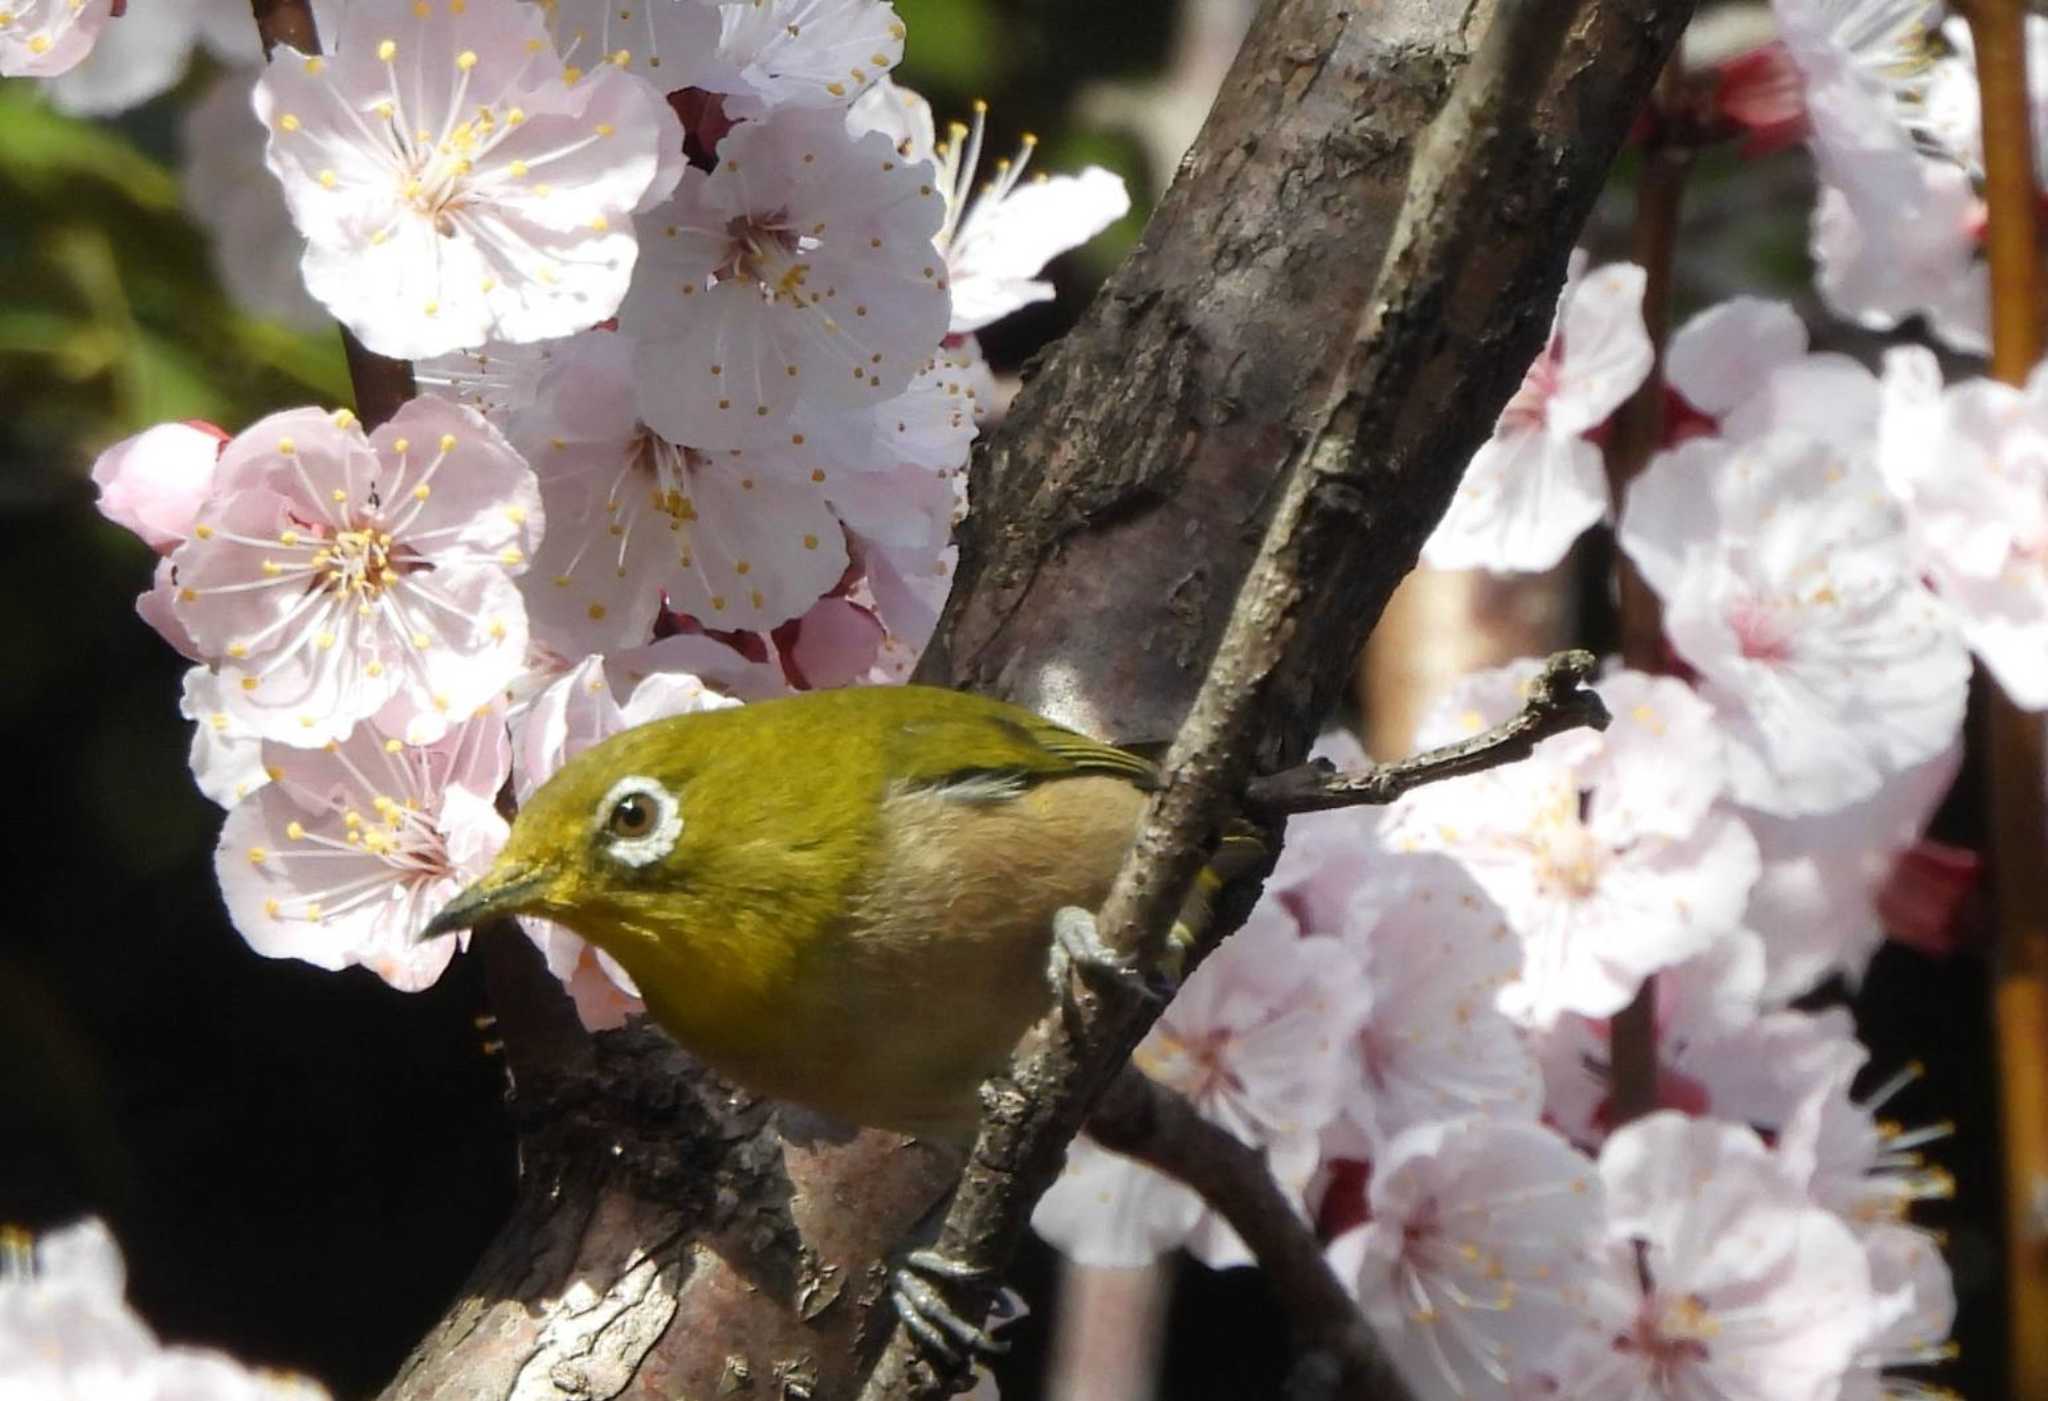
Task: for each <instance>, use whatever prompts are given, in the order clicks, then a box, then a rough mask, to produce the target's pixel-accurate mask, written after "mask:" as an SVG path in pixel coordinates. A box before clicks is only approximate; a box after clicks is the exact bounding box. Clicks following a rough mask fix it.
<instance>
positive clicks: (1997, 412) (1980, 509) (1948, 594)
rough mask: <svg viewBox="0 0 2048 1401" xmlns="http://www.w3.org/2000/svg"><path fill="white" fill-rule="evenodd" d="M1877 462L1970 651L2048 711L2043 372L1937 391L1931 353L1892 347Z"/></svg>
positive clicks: (2047, 446)
mask: <svg viewBox="0 0 2048 1401" xmlns="http://www.w3.org/2000/svg"><path fill="white" fill-rule="evenodd" d="M1877 461H1878V467H1879V469H1880V470H1881V471H1882V472H1883V474H1884V479H1885V482H1886V484H1887V485H1889V486H1890V487H1891V489H1892V491H1893V492H1894V493H1895V494H1896V495H1897V496H1898V498H1899V500H1900V501H1901V502H1902V503H1903V504H1904V506H1905V512H1906V524H1907V528H1908V530H1909V532H1910V534H1911V538H1912V547H1913V558H1914V560H1915V562H1916V563H1917V564H1918V566H1919V567H1920V568H1921V569H1922V570H1924V571H1925V572H1926V573H1927V575H1928V577H1929V578H1930V580H1931V581H1932V583H1933V585H1934V590H1935V592H1936V593H1937V594H1938V595H1939V596H1940V598H1941V600H1942V602H1943V603H1945V604H1947V605H1948V609H1949V612H1950V614H1951V615H1952V616H1953V617H1954V618H1955V620H1956V624H1957V626H1958V627H1960V628H1961V629H1962V633H1963V636H1964V637H1965V638H1966V639H1967V640H1968V641H1969V644H1970V647H1971V649H1972V650H1973V651H1975V652H1976V653H1977V655H1978V656H1979V657H1981V658H1983V660H1984V664H1985V666H1987V667H1989V668H1990V670H1991V674H1992V675H1993V676H1995V677H1996V678H1997V679H1998V684H1999V685H2000V686H2001V687H2003V688H2004V689H2005V692H2006V694H2007V695H2009V696H2011V697H2012V699H2013V701H2014V702H2015V703H2016V704H2018V705H2021V706H2023V707H2025V708H2026V709H2029V710H2042V709H2048V373H2043V372H2041V371H2038V370H2037V371H2036V372H2035V373H2034V374H2033V375H2032V376H2031V377H2030V378H2029V379H2028V381H2027V384H2026V387H2025V388H2024V389H2015V388H2013V387H2012V386H2010V385H2006V384H2000V383H1999V382H1997V381H1996V380H1991V379H1981V378H1980V379H1970V380H1965V381H1963V382H1961V383H1959V384H1954V385H1951V386H1949V387H1948V388H1946V389H1944V388H1943V387H1942V382H1941V369H1940V367H1939V366H1938V365H1937V364H1936V363H1935V359H1934V356H1933V354H1932V353H1931V352H1929V351H1926V350H1923V349H1919V348H1916V347H1905V348H1901V349H1897V350H1894V351H1892V352H1890V353H1889V354H1888V355H1887V356H1886V357H1885V375H1884V431H1883V432H1882V433H1881V434H1880V435H1879V438H1878V458H1877Z"/></svg>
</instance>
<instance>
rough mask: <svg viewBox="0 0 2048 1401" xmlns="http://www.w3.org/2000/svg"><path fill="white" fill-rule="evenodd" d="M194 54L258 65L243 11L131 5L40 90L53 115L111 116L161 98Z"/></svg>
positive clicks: (215, 4)
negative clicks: (81, 55) (75, 62)
mask: <svg viewBox="0 0 2048 1401" xmlns="http://www.w3.org/2000/svg"><path fill="white" fill-rule="evenodd" d="M0 32H4V31H0ZM201 48H203V49H205V50H206V51H207V52H208V53H209V54H211V55H212V56H213V57H214V58H216V59H218V60H220V61H221V62H222V63H224V64H230V65H237V66H239V65H244V64H257V63H261V62H262V61H263V47H262V45H261V44H260V43H259V42H258V41H257V37H256V26H255V24H254V23H252V22H251V20H250V17H249V7H248V6H247V5H244V4H239V3H237V0H147V2H146V3H136V4H131V5H130V6H129V7H128V8H127V9H126V10H125V11H123V12H122V14H121V15H120V16H119V18H118V19H117V20H116V21H115V22H114V23H112V24H110V25H108V26H107V27H106V28H105V29H103V30H102V31H100V36H99V40H98V42H97V43H95V44H94V45H93V47H92V52H91V53H90V54H88V55H87V56H86V58H85V59H84V60H83V61H82V62H81V63H79V64H78V66H77V67H75V68H72V69H70V70H69V71H67V72H65V73H63V74H62V75H60V76H58V77H56V78H52V79H51V80H50V81H49V82H48V83H47V84H45V85H44V89H43V90H44V91H45V92H46V93H48V94H49V97H50V103H51V105H52V106H54V107H56V108H57V109H58V110H59V111H63V112H70V113H72V114H73V115H75V116H81V117H100V116H112V115H113V114H115V113H117V112H124V111H126V110H128V109H129V108H131V107H137V106H140V105H141V104H142V103H145V102H147V101H149V100H150V99H151V98H153V97H160V96H162V95H163V94H164V93H166V92H169V91H170V90H171V88H172V87H173V86H174V85H175V84H176V83H177V82H178V80H179V79H180V78H182V77H184V75H185V70H186V68H187V66H188V65H189V63H190V61H191V58H192V55H193V53H194V52H195V51H196V50H198V49H201ZM246 115H247V114H246V112H245V113H244V117H245V119H246Z"/></svg>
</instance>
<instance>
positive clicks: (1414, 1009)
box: [1290, 819, 1543, 1157]
mask: <svg viewBox="0 0 2048 1401" xmlns="http://www.w3.org/2000/svg"><path fill="white" fill-rule="evenodd" d="M1304 820H1306V819H1296V821H1297V822H1300V821H1304ZM1290 825H1292V824H1290ZM1361 874H1362V875H1363V879H1361V880H1360V882H1359V884H1360V886H1361V887H1362V889H1361V890H1360V891H1359V893H1358V894H1357V895H1356V896H1355V897H1354V901H1353V917H1352V919H1351V921H1350V922H1349V927H1348V928H1347V929H1346V930H1345V940H1346V942H1347V943H1349V944H1350V945H1351V947H1352V949H1353V951H1354V952H1355V953H1357V955H1358V957H1359V961H1360V963H1361V964H1362V965H1363V967H1364V975H1365V987H1366V993H1367V997H1368V1006H1369V1011H1368V1014H1367V1016H1366V1019H1365V1024H1364V1025H1363V1026H1362V1027H1360V1028H1359V1032H1358V1035H1357V1038H1356V1039H1355V1040H1354V1042H1353V1045H1354V1047H1355V1048H1356V1055H1357V1061H1356V1062H1355V1068H1356V1069H1357V1070H1359V1071H1362V1072H1363V1073H1362V1074H1360V1075H1358V1076H1357V1078H1356V1079H1355V1080H1354V1082H1353V1085H1352V1087H1351V1089H1350V1091H1349V1093H1347V1095H1346V1096H1345V1113H1344V1118H1345V1120H1346V1121H1347V1122H1348V1126H1349V1127H1351V1128H1353V1129H1355V1131H1356V1133H1357V1141H1356V1142H1355V1143H1354V1142H1350V1141H1345V1140H1337V1139H1331V1140H1330V1142H1331V1144H1332V1146H1334V1147H1337V1148H1338V1149H1340V1150H1341V1151H1343V1152H1344V1155H1345V1156H1358V1157H1372V1156H1374V1152H1373V1150H1375V1149H1378V1148H1381V1147H1384V1146H1385V1145H1386V1143H1387V1142H1388V1141H1389V1140H1391V1139H1392V1138H1393V1137H1394V1136H1395V1135H1396V1134H1399V1133H1401V1132H1402V1131H1403V1130H1405V1129H1408V1128H1412V1127H1414V1126H1415V1125H1417V1124H1422V1123H1427V1122H1429V1121H1431V1120H1436V1119H1450V1118H1457V1117H1460V1116H1463V1115H1469V1114H1485V1115H1490V1116H1492V1117H1494V1118H1496V1119H1500V1120H1506V1119H1530V1120H1533V1119H1534V1118H1535V1117H1536V1115H1537V1114H1538V1113H1539V1112H1540V1111H1541V1110H1542V1108H1543V1080H1542V1075H1541V1072H1540V1071H1539V1070H1538V1069H1537V1065H1536V1059H1535V1057H1534V1055H1533V1054H1532V1053H1531V1052H1530V1049H1529V1047H1528V1045H1527V1044H1526V1043H1525V1042H1524V1040H1523V1035H1522V1032H1521V1030H1520V1028H1518V1027H1516V1026H1515V1025H1514V1024H1513V1023H1512V1022H1510V1021H1509V1020H1508V1019H1507V1018H1506V1017H1505V1016H1503V1015H1502V1014H1501V1013H1500V1011H1499V1009H1498V1008H1497V1007H1496V1006H1495V1003H1496V1001H1497V1000H1498V998H1499V995H1500V993H1501V991H1502V989H1503V988H1505V987H1507V986H1509V985H1510V984H1512V983H1513V982H1514V981H1515V979H1516V978H1517V976H1519V975H1520V973H1521V969H1522V944H1521V940H1519V939H1518V938H1516V937H1515V932H1514V930H1513V929H1511V928H1509V926H1508V923H1507V921H1506V920H1505V919H1504V918H1503V917H1502V915H1501V912H1500V909H1499V908H1498V907H1497V906H1496V905H1495V904H1494V903H1493V901H1492V900H1490V899H1488V898H1487V896H1486V894H1485V893H1484V892H1483V891H1482V890H1481V889H1480V888H1479V887H1478V885H1476V884H1475V883H1474V882H1473V881H1472V879H1471V877H1469V876H1467V875H1466V874H1465V873H1464V872H1463V871H1462V870H1460V869H1459V868H1458V866H1457V864H1456V863H1455V862H1452V861H1450V860H1449V859H1447V858H1445V857H1441V856H1404V857H1394V858H1387V857H1384V856H1382V857H1381V858H1380V860H1379V861H1378V862H1377V863H1376V864H1375V865H1374V867H1373V868H1372V869H1371V871H1370V873H1369V874H1365V873H1363V872H1361ZM1388 886H1393V887H1395V888H1397V889H1398V890H1399V891H1400V892H1401V893H1400V894H1398V895H1395V896H1392V897H1391V898H1390V897H1389V896H1388V895H1387V893H1386V888H1387V887H1388Z"/></svg>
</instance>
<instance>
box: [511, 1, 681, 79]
mask: <svg viewBox="0 0 2048 1401" xmlns="http://www.w3.org/2000/svg"><path fill="white" fill-rule="evenodd" d="M541 8H542V11H543V12H544V13H545V15H546V16H547V22H548V28H549V29H550V30H551V31H552V32H553V33H554V36H555V47H556V49H557V51H558V52H559V53H560V54H561V57H562V62H564V63H567V64H571V65H573V66H574V67H576V68H578V69H592V68H596V67H598V66H599V65H601V64H610V65H612V66H613V67H615V68H619V69H622V70H624V71H626V72H628V73H632V74H634V75H636V76H637V77H639V78H641V79H643V80H644V81H645V82H646V83H647V84H648V86H649V87H650V88H652V89H653V90H655V91H657V92H660V93H663V94H666V93H671V92H674V91H676V90H677V89H679V88H686V87H702V86H705V82H704V79H705V77H706V76H707V74H708V73H709V71H710V70H711V68H712V66H713V62H712V59H711V54H712V52H713V51H714V50H715V49H716V48H717V46H718V9H717V6H716V5H713V4H709V3H705V0H550V3H549V4H547V5H544V6H542V7H541Z"/></svg>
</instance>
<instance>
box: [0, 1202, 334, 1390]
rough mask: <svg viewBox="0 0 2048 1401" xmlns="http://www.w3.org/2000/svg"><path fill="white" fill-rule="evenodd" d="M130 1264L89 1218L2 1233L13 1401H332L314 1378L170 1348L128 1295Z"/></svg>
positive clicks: (2, 1305) (5, 1347)
mask: <svg viewBox="0 0 2048 1401" xmlns="http://www.w3.org/2000/svg"><path fill="white" fill-rule="evenodd" d="M126 1279H127V1271H126V1269H125V1267H124V1266H123V1264H122V1260H121V1251H120V1247H118V1246H117V1245H115V1244H114V1238H113V1236H112V1235H110V1234H109V1233H108V1231H107V1228H106V1227H105V1226H104V1225H102V1224H101V1223H100V1222H99V1221H97V1220H95V1219H91V1218H88V1219H86V1220H83V1221H79V1222H77V1223H76V1224H74V1225H71V1226H67V1227H64V1228H63V1229H61V1230H56V1231H51V1232H50V1233H49V1234H47V1235H44V1236H42V1237H41V1238H39V1239H35V1240H30V1239H28V1238H27V1237H26V1236H24V1235H23V1234H22V1233H21V1232H20V1231H18V1230H16V1229H15V1228H13V1227H8V1228H6V1230H5V1231H0V1396H5V1397H7V1398H9V1401H114V1399H115V1398H119V1399H120V1401H325V1398H326V1396H327V1393H326V1391H325V1390H324V1389H322V1388H321V1387H320V1386H319V1385H318V1384H317V1383H315V1382H313V1381H312V1380H310V1379H308V1378H306V1377H301V1376H297V1375H294V1374H291V1373H286V1372H279V1371H274V1370H270V1369H251V1368H248V1367H245V1366H243V1365H242V1364H241V1363H239V1362H237V1361H235V1360H234V1359H233V1358H231V1357H229V1356H227V1355H226V1354H225V1353H219V1352H214V1351H211V1350H209V1349H205V1348H195V1347H166V1346H164V1345H163V1344H162V1343H160V1342H158V1341H157V1339H156V1336H155V1334H153V1333H152V1332H151V1331H150V1329H149V1326H148V1325H147V1324H145V1323H144V1322H143V1321H142V1319H141V1317H140V1316H138V1315H137V1314H136V1312H135V1310H134V1309H133V1308H131V1307H130V1306H129V1305H128V1303H127V1301H126V1300H125V1299H124V1298H123V1297H122V1295H123V1292H124V1290H125V1288H126Z"/></svg>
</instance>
